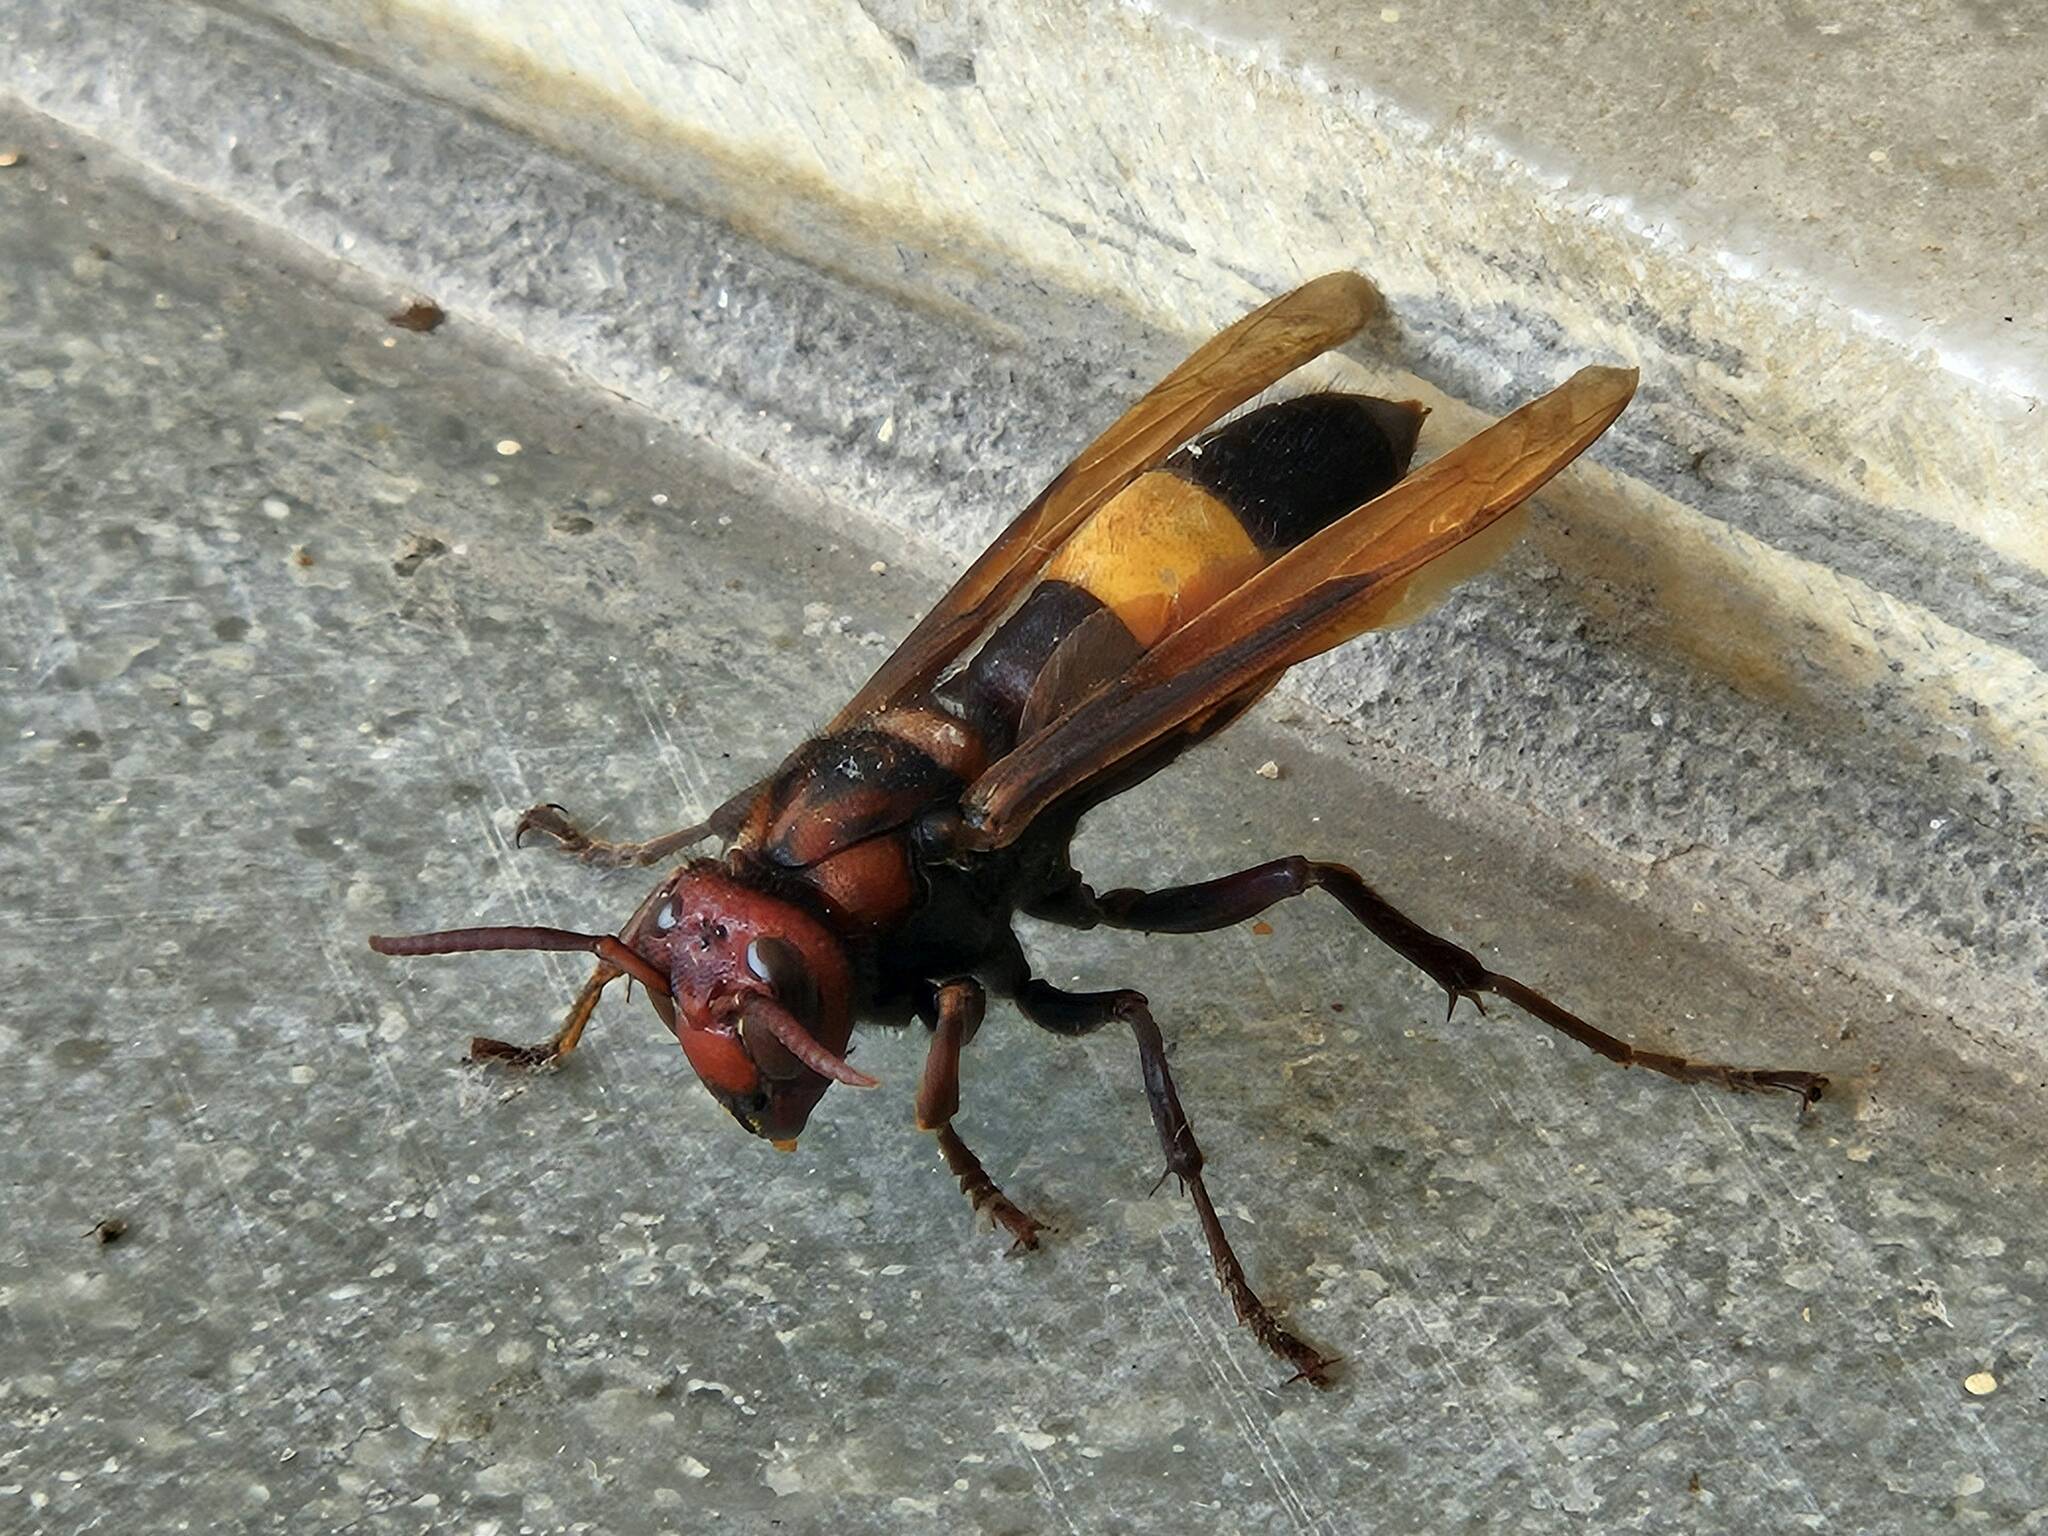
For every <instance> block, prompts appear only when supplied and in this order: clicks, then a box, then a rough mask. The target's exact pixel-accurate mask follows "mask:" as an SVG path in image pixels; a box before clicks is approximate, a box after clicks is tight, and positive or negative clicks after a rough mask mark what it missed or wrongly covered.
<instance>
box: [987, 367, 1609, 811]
mask: <svg viewBox="0 0 2048 1536" xmlns="http://www.w3.org/2000/svg"><path fill="white" fill-rule="evenodd" d="M1635 387H1636V375H1635V371H1634V370H1633V369H1621V368H1586V369H1582V370H1581V371H1580V372H1578V373H1576V374H1574V375H1573V376H1572V377H1571V378H1570V379H1568V380H1567V381H1566V382H1565V383H1564V384H1562V385H1561V386H1559V387H1558V388H1557V389H1554V390H1552V391H1551V392H1550V393H1549V394H1547V395H1545V396H1543V397H1542V398H1541V399H1539V400H1535V401H1532V402H1531V403H1529V404H1528V405H1525V406H1523V407H1522V408H1521V409H1520V410H1518V411H1516V412H1515V413H1514V414H1513V415H1511V416H1507V417H1505V418H1503V419H1502V420H1501V421H1499V422H1497V423H1495V424H1494V425H1493V426H1492V427H1489V428H1488V429H1487V430H1486V431H1484V432H1482V433H1480V434H1479V435H1478V436H1477V437H1475V438H1473V439H1471V440H1470V441H1469V442H1466V443H1464V444H1461V445H1460V446H1459V447H1457V448H1454V449H1452V450H1451V451H1450V452H1449V453H1447V454H1445V455H1444V456H1443V457H1442V458H1440V459H1437V460H1435V461H1434V462H1433V463H1431V464H1429V465H1427V466H1425V467H1424V468H1422V469H1420V470H1417V471H1416V472H1415V473H1414V474H1412V475H1410V476H1409V477H1408V478H1407V479H1405V480H1403V481H1402V482H1401V483H1400V484H1398V485H1396V486H1395V487H1394V488H1393V489H1392V490H1390V491H1388V492H1387V493H1386V494H1385V495H1382V496H1379V497H1376V498H1375V499H1374V500H1372V501H1369V502H1367V503H1366V504H1365V505H1364V506H1362V507H1359V508H1358V509H1357V510H1355V511H1353V512H1350V513H1347V514H1346V515H1345V516H1344V517H1342V518H1340V519H1339V520H1338V521H1337V522H1335V523H1332V524H1331V525H1330V526H1329V527H1327V528H1325V529H1324V530H1323V531H1322V532H1321V533H1319V534H1317V535H1316V536H1315V537H1314V538H1312V539H1310V540H1308V542H1306V543H1304V544H1302V545H1300V546H1299V547H1297V548H1295V549H1293V550H1291V551H1289V552H1288V553H1287V554H1285V555H1283V556H1281V557H1280V558H1279V559H1278V560H1276V561H1274V562H1273V563H1272V564H1271V565H1269V566H1267V567H1266V568H1265V569H1264V570H1262V571H1260V572H1259V573H1258V574H1257V575H1256V576H1254V577H1252V578H1251V579H1250V580H1249V581H1247V582H1245V583H1244V585H1243V586H1241V587H1239V588H1237V589H1236V590H1235V591H1234V592H1232V593H1231V594H1230V595H1229V596H1228V597H1225V598H1223V599H1222V600H1221V601H1219V602H1217V603H1216V604H1215V605H1213V606H1212V607H1210V608H1208V609H1207V610H1205V611H1204V612H1203V613H1201V614H1200V615H1199V616H1197V617H1196V618H1194V619H1191V620H1189V621H1188V623H1187V624H1185V625H1183V626H1182V627H1181V628H1179V629H1177V630H1175V631H1174V632H1173V633H1171V634H1169V635H1168V636H1167V637H1166V638H1165V639H1163V640H1161V641H1160V643H1159V644H1158V645H1156V646H1154V647H1153V648H1152V649H1151V650H1149V651H1147V652H1146V653H1145V655H1144V656H1143V658H1142V659H1140V660H1139V661H1138V662H1137V663H1136V664H1135V665H1133V666H1132V667H1131V669H1130V670H1129V671H1128V672H1125V673H1124V674H1123V675H1122V676H1120V677H1118V678H1117V679H1116V680H1114V681H1113V682H1111V683H1108V684H1107V685H1105V686H1104V687H1102V688H1101V689H1100V690H1098V691H1097V692H1096V693H1094V694H1092V695H1090V696H1089V697H1088V698H1087V699H1086V700H1085V701H1084V702H1082V703H1081V704H1079V705H1077V706H1075V707H1074V708H1073V709H1071V710H1069V711H1068V712H1067V713H1066V714H1064V715H1062V716H1061V717H1060V718H1058V719H1057V720H1054V721H1052V722H1051V723H1050V724H1048V725H1046V726H1045V727H1044V728H1043V729H1041V730H1040V731H1038V732H1037V733H1036V734H1035V735H1033V736H1031V737H1030V738H1029V739H1027V740H1025V741H1024V742H1022V743H1020V744H1019V745H1018V746H1017V748H1016V750H1014V751H1012V752H1011V753H1009V754H1008V755H1007V756H1005V757H1004V758H1002V759H1001V760H1000V761H998V762H997V763H995V764H994V765H993V766H992V767H990V769H989V770H988V771H987V772H986V773H985V774H983V775H982V776H981V778H980V779H978V780H976V781H975V783H974V784H973V785H972V786H970V787H969V789H968V792H967V795H966V797H965V798H964V800H963V801H962V810H963V812H964V813H965V816H966V819H967V824H968V827H969V828H970V829H971V830H970V834H969V844H970V846H975V847H981V848H1000V847H1003V846H1004V845H1005V844H1008V843H1010V842H1013V841H1014V840H1015V839H1016V838H1017V837H1018V836H1019V835H1020V834H1021V833H1022V832H1023V831H1024V829H1025V828H1026V827H1027V826H1029V825H1030V823H1031V819H1032V818H1033V817H1034V816H1036V815H1037V814H1038V813H1039V812H1040V811H1042V810H1043V809H1045V807H1047V806H1048V805H1050V804H1052V803H1053V802H1054V801H1055V800H1058V799H1059V798H1060V797H1061V796H1063V795H1065V794H1067V793H1069V792H1070V791H1072V790H1075V789H1078V788H1080V787H1081V786H1082V785H1084V784H1086V783H1088V782H1089V781H1090V780H1092V779H1095V778H1098V777H1099V776H1101V775H1103V774H1105V773H1107V772H1109V771H1110V770H1112V769H1114V768H1115V767H1117V766H1118V765H1119V764H1121V763H1124V762H1126V761H1127V760H1129V759H1130V758H1131V757H1132V756H1134V755H1135V754H1136V753H1138V752H1140V751H1142V750H1143V749H1145V748H1146V747H1149V746H1151V745H1152V744H1153V743H1155V742H1157V741H1159V740H1160V738H1162V737H1164V736H1166V735H1167V734H1168V733H1169V732H1173V731H1175V730H1178V729H1182V728H1194V729H1200V728H1201V726H1202V724H1203V723H1204V721H1206V720H1210V719H1211V717H1213V716H1214V715H1215V714H1216V713H1217V712H1218V711H1219V710H1223V709H1225V708H1226V707H1229V706H1234V705H1236V704H1238V703H1239V702H1240V701H1241V700H1243V699H1245V697H1246V696H1247V695H1252V694H1256V693H1258V692H1261V691H1263V690H1264V689H1266V688H1268V687H1270V686H1271V685H1272V684H1273V682H1274V681H1275V680H1277V679H1278V677H1279V676H1280V674H1281V673H1282V672H1284V671H1286V670H1287V668H1289V667H1291V666H1293V665H1294V664H1295V663H1296V662H1298V661H1305V660H1307V659H1308V658H1309V657H1311V656H1316V655H1320V654H1321V653H1322V652H1324V651H1327V650H1330V649H1332V648H1334V647H1336V646H1338V645H1341V644H1343V643H1344V642H1345V641H1346V640H1349V639H1350V638H1351V637H1352V636H1354V635H1357V634H1360V633H1362V632H1364V631H1365V630H1368V629H1371V628H1373V627H1374V626H1375V625H1377V624H1379V623H1381V622H1382V621H1384V620H1385V618H1386V617H1387V615H1388V614H1389V613H1390V611H1391V610H1392V609H1393V608H1394V606H1395V604H1396V603H1397V602H1398V601H1399V598H1400V595H1401V591H1402V589H1403V588H1404V587H1405V586H1406V585H1407V582H1408V578H1410V577H1411V576H1413V575H1415V573H1417V572H1418V571H1420V570H1421V569H1422V568H1423V567H1424V566H1426V565H1428V564H1429V562H1431V561H1432V560H1435V559H1437V558H1438V557H1439V556H1441V555H1443V554H1445V553H1447V552H1448V551H1450V550H1451V549H1454V548H1455V547H1456V546H1457V545H1459V544H1461V543H1462V542H1464V541H1465V540H1466V539H1468V538H1471V537H1472V536H1473V535H1474V534H1476V533H1478V532H1480V531H1481V530H1482V529H1484V528H1486V527H1487V526H1488V525H1489V524H1491V523H1493V522H1494V521H1495V520H1496V519H1498V518H1499V517H1501V516H1502V515H1503V514H1505V513H1506V512H1508V511H1510V510H1512V509H1513V508H1514V507H1515V506H1517V505H1518V504H1520V503H1521V502H1522V501H1524V500H1525V499H1527V498H1528V497H1529V496H1530V495H1532V494H1533V493H1534V492H1535V491H1536V490H1537V489H1538V488H1539V487H1541V486H1542V485H1543V483H1544V482H1545V481H1547V480H1548V479H1550V477H1551V476H1552V475H1554V474H1556V473H1557V472H1558V471H1559V470H1560V469H1563V468H1564V467H1565V465H1567V464H1569V463H1570V462H1571V461H1572V460H1573V459H1575V458H1577V457H1578V456H1579V455H1580V454H1581V453H1583V452H1584V451H1585V450H1586V449H1587V448H1588V447H1589V446H1591V444H1592V443H1593V440H1594V439H1595V438H1597V437H1599V436H1600V434H1601V433H1602V432H1604V431H1606V430H1607V428H1608V427H1609V425H1611V424H1612V423H1613V421H1614V418H1615V417H1617V416H1619V415H1620V414H1621V411H1622V407H1624V406H1625V405H1627V404H1628V402H1629V397H1630V396H1631V395H1633V394H1634V393H1635Z"/></svg>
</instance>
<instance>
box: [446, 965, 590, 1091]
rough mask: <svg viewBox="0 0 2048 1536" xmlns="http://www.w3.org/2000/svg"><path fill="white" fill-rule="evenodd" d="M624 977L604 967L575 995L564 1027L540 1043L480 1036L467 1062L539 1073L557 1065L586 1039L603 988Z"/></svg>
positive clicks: (471, 1041)
mask: <svg viewBox="0 0 2048 1536" xmlns="http://www.w3.org/2000/svg"><path fill="white" fill-rule="evenodd" d="M621 974H623V973H622V972H619V971H615V970H613V969H612V968H611V967H610V966H608V965H602V964H600V965H599V966H598V967H597V968H596V969H595V970H593V971H592V972H591V973H590V980H588V981H586V982H585V983H584V984H583V990H582V991H581V992H579V993H577V994H576V1001H575V1002H573V1003H571V1004H570V1005H569V1014H568V1017H567V1018H565V1019H563V1021H562V1027H561V1028H560V1029H558V1030H556V1031H555V1032H554V1034H553V1035H551V1036H549V1037H548V1038H547V1039H546V1040H543V1041H542V1042H540V1044H538V1045H512V1044H509V1043H507V1042H506V1041H503V1040H492V1039H490V1038H488V1037H487V1036H484V1035H477V1036H475V1037H474V1038H473V1039H471V1040H470V1042H469V1056H468V1058H467V1059H468V1061H469V1062H470V1063H471V1064H472V1065H474V1066H480V1067H481V1066H493V1067H507V1068H510V1069H511V1070H513V1071H518V1072H537V1071H541V1070H543V1069H545V1068H549V1067H554V1066H558V1065H559V1064H560V1063H561V1060H562V1058H563V1057H564V1056H566V1055H568V1054H569V1053H570V1052H571V1051H573V1050H575V1049H576V1047H577V1044H578V1043H579V1042H580V1041H581V1040H582V1039H583V1031H584V1030H585V1029H586V1028H587V1027H588V1026H589V1024H590V1016H591V1015H592V1014H593V1013H595V1012H596V1011H597V1000H598V999H599V998H600V997H602V996H603V995H604V989H605V988H606V987H608V986H610V985H611V984H612V983H613V982H615V981H617V980H618V979H619V977H620V975H621Z"/></svg>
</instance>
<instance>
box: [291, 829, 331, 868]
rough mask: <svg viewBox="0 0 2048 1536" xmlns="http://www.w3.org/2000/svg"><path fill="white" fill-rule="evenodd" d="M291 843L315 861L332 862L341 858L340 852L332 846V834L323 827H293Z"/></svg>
mask: <svg viewBox="0 0 2048 1536" xmlns="http://www.w3.org/2000/svg"><path fill="white" fill-rule="evenodd" d="M292 841H293V842H295V843H297V844H298V845H299V846H300V847H301V848H303V849H305V850H306V852H308V853H310V854H312V855H313V857H314V858H316V859H327V860H330V861H332V860H335V859H338V858H340V857H341V850H340V849H339V848H337V847H336V846H335V844H334V834H333V833H332V832H330V831H328V830H327V828H325V827H293V828H292Z"/></svg>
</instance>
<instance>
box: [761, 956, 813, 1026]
mask: <svg viewBox="0 0 2048 1536" xmlns="http://www.w3.org/2000/svg"><path fill="white" fill-rule="evenodd" d="M747 969H748V970H750V971H752V972H753V973H754V974H755V975H756V976H758V977H760V978H761V980H763V981H765V982H767V983H768V985H769V986H770V987H772V988H773V989H774V991H775V1000H776V1001H777V1002H778V1003H780V1004H782V1006H783V1007H785V1008H787V1009H788V1010H789V1011H790V1012H791V1013H793V1014H795V1015H796V1016H797V1018H799V1019H801V1020H802V1021H803V1022H804V1024H805V1026H806V1027H814V1026H815V1025H816V1024H817V1020H818V984H817V982H815V981H814V980H812V979H811V968H810V967H809V966H807V965H805V964H804V957H803V951H802V950H800V949H798V948H797V947H796V946H795V945H794V944H792V943H790V942H789V941H788V940H787V939H778V938H773V937H768V936H764V937H761V938H758V939H755V940H754V941H753V942H752V943H751V944H749V945H748V946H747Z"/></svg>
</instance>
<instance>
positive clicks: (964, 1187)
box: [934, 1125, 1048, 1253]
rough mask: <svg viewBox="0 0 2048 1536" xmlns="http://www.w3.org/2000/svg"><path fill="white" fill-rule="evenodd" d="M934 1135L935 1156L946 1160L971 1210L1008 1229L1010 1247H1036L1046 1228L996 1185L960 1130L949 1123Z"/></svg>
mask: <svg viewBox="0 0 2048 1536" xmlns="http://www.w3.org/2000/svg"><path fill="white" fill-rule="evenodd" d="M934 1135H935V1136H936V1137H937V1138H938V1143H939V1156H940V1157H942V1158H944V1159H945V1160H946V1167H947V1168H948V1169H949V1170H950V1171H951V1172H952V1175H953V1177H954V1178H956V1179H958V1180H959V1181H960V1192H961V1193H962V1194H963V1195H965V1196H966V1197H967V1203H968V1204H969V1205H971V1206H973V1207H974V1210H975V1214H976V1215H981V1214H984V1213H985V1214H987V1216H988V1217H989V1218H990V1219H991V1220H992V1221H994V1222H995V1223H996V1225H998V1226H1000V1227H1001V1228H1003V1230H1004V1231H1006V1232H1008V1233H1009V1234H1010V1236H1011V1238H1012V1239H1013V1241H1012V1242H1011V1244H1010V1251H1011V1252H1012V1253H1015V1252H1017V1251H1018V1250H1019V1249H1025V1248H1036V1247H1037V1246H1038V1234H1039V1233H1040V1232H1043V1231H1046V1230H1048V1229H1047V1228H1046V1227H1045V1226H1044V1225H1043V1224H1042V1223H1040V1222H1037V1221H1034V1220H1032V1219H1031V1217H1029V1216H1027V1215H1026V1214H1025V1213H1024V1212H1023V1211H1021V1210H1019V1209H1018V1208H1017V1206H1016V1205H1015V1204H1014V1203H1013V1202H1012V1201H1011V1199H1010V1197H1009V1196H1008V1195H1006V1194H1004V1193H1003V1192H1002V1190H1001V1189H1000V1188H998V1187H997V1185H996V1181H995V1180H994V1179H992V1178H990V1177H989V1176H988V1171H987V1170H986V1169H985V1168H983V1167H982V1166H981V1159H980V1158H978V1157H976V1156H975V1155H974V1153H973V1151H972V1149H970V1148H969V1147H968V1145H967V1143H966V1142H964V1141H962V1140H961V1139H960V1133H959V1132H958V1131H956V1130H954V1129H953V1127H952V1126H950V1125H942V1126H940V1127H939V1128H938V1129H937V1131H936V1132H934Z"/></svg>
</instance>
